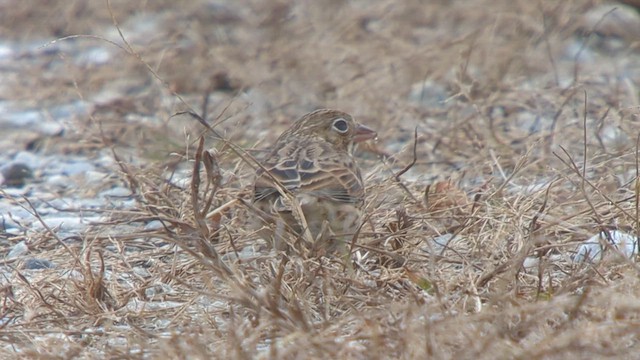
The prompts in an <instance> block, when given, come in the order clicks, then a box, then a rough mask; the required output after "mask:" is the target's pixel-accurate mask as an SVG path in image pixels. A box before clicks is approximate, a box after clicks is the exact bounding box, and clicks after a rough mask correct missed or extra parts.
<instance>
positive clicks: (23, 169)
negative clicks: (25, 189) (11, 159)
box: [2, 162, 33, 187]
mask: <svg viewBox="0 0 640 360" xmlns="http://www.w3.org/2000/svg"><path fill="white" fill-rule="evenodd" d="M2 178H3V179H4V180H3V182H2V185H5V186H13V187H21V186H24V185H25V183H26V182H27V180H28V179H32V178H33V171H31V168H29V166H28V165H27V164H24V163H21V162H18V163H13V164H10V165H8V166H6V167H5V168H3V169H2Z"/></svg>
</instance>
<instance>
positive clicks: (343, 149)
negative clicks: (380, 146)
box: [253, 109, 376, 252]
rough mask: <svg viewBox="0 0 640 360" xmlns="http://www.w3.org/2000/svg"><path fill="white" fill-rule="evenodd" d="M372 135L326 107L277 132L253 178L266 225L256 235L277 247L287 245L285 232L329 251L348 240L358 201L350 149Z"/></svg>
mask: <svg viewBox="0 0 640 360" xmlns="http://www.w3.org/2000/svg"><path fill="white" fill-rule="evenodd" d="M375 135H376V133H375V132H374V131H373V130H371V129H369V128H367V127H365V126H363V125H359V124H357V123H356V122H355V121H354V120H353V118H352V117H351V116H350V115H349V114H346V113H344V112H341V111H336V110H326V109H324V110H317V111H314V112H312V113H309V114H306V115H304V116H303V117H302V118H300V119H298V120H297V121H296V122H295V123H294V124H293V125H292V126H291V127H290V128H289V129H287V130H286V131H285V132H284V133H282V135H280V137H279V138H278V140H277V141H276V143H275V145H274V146H273V150H272V152H271V153H270V154H269V155H268V156H267V157H266V158H265V159H264V161H263V162H262V168H261V169H259V170H258V173H257V178H256V182H255V187H254V199H253V200H254V204H255V205H256V208H258V209H259V210H260V211H261V214H260V215H261V217H262V218H263V223H264V224H266V225H267V227H266V229H268V231H262V232H261V235H262V236H264V237H268V238H269V240H271V241H273V242H274V243H275V246H276V248H278V249H280V250H284V249H287V248H288V247H287V246H286V245H287V242H286V239H287V237H286V233H287V232H288V233H293V234H294V235H297V239H298V240H301V241H303V243H306V244H307V246H305V248H307V249H311V250H323V251H326V252H333V251H335V250H337V249H338V248H340V247H342V244H344V243H345V242H348V241H350V240H351V236H352V235H353V233H354V232H355V231H356V230H357V228H358V226H359V225H360V221H361V216H362V206H363V203H364V184H363V182H362V177H361V175H360V170H359V169H358V166H357V164H356V162H355V160H354V158H353V156H352V149H353V146H354V143H356V142H360V141H364V140H367V139H371V138H373V137H375ZM304 224H306V226H305V225H304ZM305 229H308V230H309V232H306V231H305ZM295 238H296V237H294V239H295ZM309 243H310V244H309Z"/></svg>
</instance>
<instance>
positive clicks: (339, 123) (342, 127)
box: [333, 118, 349, 134]
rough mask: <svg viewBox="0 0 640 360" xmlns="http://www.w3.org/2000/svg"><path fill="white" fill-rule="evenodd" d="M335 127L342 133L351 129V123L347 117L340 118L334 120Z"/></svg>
mask: <svg viewBox="0 0 640 360" xmlns="http://www.w3.org/2000/svg"><path fill="white" fill-rule="evenodd" d="M333 128H334V130H335V131H337V132H339V133H340V134H344V133H346V132H347V130H349V124H347V121H346V120H345V119H343V118H338V119H335V120H334V121H333Z"/></svg>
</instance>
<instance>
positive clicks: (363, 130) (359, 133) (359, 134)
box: [353, 124, 378, 143]
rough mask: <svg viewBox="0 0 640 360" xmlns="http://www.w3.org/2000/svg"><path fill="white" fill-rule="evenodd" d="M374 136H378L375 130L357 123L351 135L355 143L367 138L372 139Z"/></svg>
mask: <svg viewBox="0 0 640 360" xmlns="http://www.w3.org/2000/svg"><path fill="white" fill-rule="evenodd" d="M376 136H378V133H377V132H375V131H373V130H371V129H370V128H368V127H366V126H364V125H360V124H358V126H356V131H355V133H354V135H353V142H355V143H359V142H363V141H366V140H369V139H374V138H375V137H376Z"/></svg>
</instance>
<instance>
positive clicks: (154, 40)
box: [0, 0, 640, 359]
mask: <svg viewBox="0 0 640 360" xmlns="http://www.w3.org/2000/svg"><path fill="white" fill-rule="evenodd" d="M38 3H39V4H38ZM177 4H178V3H176V2H173V1H153V2H130V1H116V0H113V1H111V2H101V1H93V2H86V1H80V0H78V1H75V0H74V1H68V0H60V1H44V0H43V1H39V2H38V1H36V2H34V1H31V2H18V3H13V4H12V5H11V6H9V5H3V4H0V14H2V15H0V19H1V21H0V23H1V24H3V25H2V28H1V29H2V31H1V32H2V33H3V34H7V37H11V38H15V39H19V40H22V41H26V40H30V41H37V40H38V39H43V38H45V39H47V38H49V37H53V38H58V39H60V40H58V41H60V42H62V43H64V42H74V43H78V44H79V46H81V47H86V48H91V47H94V46H104V47H107V48H109V49H111V50H112V51H114V52H113V54H115V55H113V57H112V58H111V60H110V61H109V62H108V63H106V64H102V65H100V66H89V65H83V64H78V63H76V62H72V61H69V60H67V59H65V56H64V54H61V55H60V56H58V57H55V58H53V57H52V58H51V59H50V61H46V62H44V63H42V64H41V67H40V68H26V67H25V68H22V69H17V70H16V71H17V72H16V73H17V74H22V75H21V76H15V77H12V78H8V79H6V81H5V83H4V85H2V89H6V88H11V89H12V92H11V94H10V95H7V98H10V99H14V100H24V99H30V100H31V101H34V102H38V103H40V102H42V103H52V102H62V101H68V100H69V99H77V98H78V97H81V98H82V99H86V100H87V101H89V102H90V103H92V105H93V106H94V107H93V111H92V113H91V115H90V116H89V117H88V118H82V119H77V121H76V122H75V123H74V125H73V128H72V131H69V132H67V133H65V135H64V137H61V138H59V139H55V140H51V141H48V142H46V144H44V145H42V146H43V147H44V150H42V151H58V152H60V154H68V153H84V154H87V153H89V154H90V153H101V152H102V153H104V152H105V151H106V152H108V153H109V154H110V156H113V157H114V158H115V159H116V160H117V162H118V166H119V167H118V168H116V169H113V171H114V173H117V174H118V176H117V177H115V178H113V179H105V181H113V182H116V183H120V184H126V186H127V187H128V188H129V189H130V190H131V192H132V194H133V195H132V197H133V198H134V199H135V206H134V208H126V209H113V208H108V206H105V209H103V211H104V214H105V215H106V216H108V221H105V222H104V223H100V224H95V225H93V226H92V227H91V228H90V229H89V230H87V232H86V233H84V234H82V235H81V236H78V237H75V238H73V239H68V238H65V239H63V238H59V237H58V236H57V235H56V231H55V229H45V230H43V231H40V232H33V233H29V234H28V235H25V236H28V238H27V240H28V243H29V248H30V249H31V251H32V252H37V253H40V254H42V256H43V257H47V258H49V259H52V260H53V261H54V262H56V263H57V267H56V268H54V269H50V270H43V271H39V272H36V273H29V274H26V273H25V271H24V270H23V269H22V268H21V262H20V259H16V260H7V261H5V265H7V266H11V267H12V269H13V271H12V272H11V281H10V282H6V283H4V284H6V285H5V286H4V287H3V288H2V290H3V292H2V293H1V294H2V319H3V321H2V324H1V325H0V341H1V342H2V344H3V346H2V347H1V350H0V357H2V358H10V357H14V358H17V357H24V356H28V357H39V358H74V357H78V358H136V359H137V358H167V357H169V358H203V359H208V358H278V359H280V358H282V359H289V358H322V359H324V358H345V359H371V358H374V359H375V358H451V359H495V358H509V359H568V358H585V357H589V358H593V359H597V358H626V357H627V356H630V355H629V354H637V353H638V349H639V348H640V346H639V341H640V330H639V328H638V326H637V324H638V319H639V317H640V307H639V305H638V301H637V299H638V298H640V281H639V279H640V276H639V275H640V274H639V269H638V267H637V265H636V264H635V262H634V259H633V258H631V259H628V258H624V257H620V256H610V257H607V258H605V259H604V260H602V261H597V262H596V261H593V262H591V261H584V262H577V261H575V259H574V253H575V249H576V247H577V245H578V244H579V243H580V242H583V241H584V240H586V239H588V238H590V237H591V236H592V235H595V234H597V233H599V232H601V231H607V230H612V229H617V230H620V231H625V232H628V233H630V234H637V233H638V231H639V225H638V224H639V220H638V219H639V217H638V216H639V215H638V191H639V188H638V185H637V184H638V182H637V181H638V180H637V173H638V160H637V159H638V157H637V141H636V137H637V134H638V128H639V127H638V124H639V122H640V119H639V118H638V114H640V111H639V108H638V106H639V103H640V99H639V96H640V95H639V92H638V89H637V87H636V86H637V84H638V79H640V67H639V66H638V65H637V64H636V65H634V62H635V61H636V60H635V59H637V55H638V51H640V49H639V46H638V42H637V39H638V37H634V36H632V34H628V37H625V34H624V33H623V34H620V33H617V34H616V35H615V40H613V41H616V44H623V45H621V46H618V47H616V48H615V49H614V50H611V49H610V48H607V46H610V44H609V43H608V42H607V41H610V35H609V34H607V33H600V32H598V29H599V28H600V26H605V25H607V23H606V17H607V16H612V14H615V13H616V12H615V11H614V12H613V13H608V14H604V15H603V16H602V17H601V18H599V19H597V20H598V21H595V22H588V21H587V20H585V15H584V14H585V13H586V12H588V11H589V10H591V9H593V8H596V7H598V6H601V4H602V2H600V1H589V0H584V1H559V2H556V1H538V2H532V1H504V0H501V1H488V0H477V1H431V2H423V1H418V0H408V1H394V0H380V1H368V0H361V1H340V0H332V1H327V2H311V1H309V2H295V1H278V2H262V1H251V0H242V1H234V2H224V1H213V2H211V1H210V2H207V1H190V2H187V3H184V4H182V3H180V5H177ZM616 11H633V10H629V9H626V8H624V9H622V10H621V9H618V10H616ZM145 27H152V28H153V29H154V30H153V31H152V32H151V33H150V34H149V33H145V32H144V31H146V28H145ZM629 31H631V30H629ZM118 32H120V34H119V33H118ZM79 34H83V36H75V35H79ZM85 34H86V35H85ZM140 34H142V35H140ZM89 35H91V36H89ZM69 36H71V38H69ZM33 39H36V40H33ZM586 57H592V58H593V59H592V60H585V58H586ZM63 70H64V71H63ZM24 74H29V76H25V75H24ZM621 74H622V75H621ZM625 74H626V75H625ZM319 107H329V108H338V109H341V110H344V111H347V112H349V113H351V114H353V115H354V116H356V117H359V118H362V119H366V121H364V122H366V123H367V124H368V125H371V126H372V127H375V128H376V130H377V131H378V134H379V135H378V140H377V142H376V143H375V144H373V145H369V146H365V147H361V148H360V149H359V152H358V159H359V162H360V165H361V167H362V168H363V169H364V174H365V175H366V183H367V221H366V223H365V224H364V226H363V227H362V230H361V232H360V234H359V236H358V239H357V242H356V243H355V244H354V245H353V247H352V249H351V252H352V260H353V263H352V264H351V265H349V264H345V263H343V261H342V260H340V259H334V258H331V257H320V258H310V259H303V258H299V257H295V256H291V257H283V256H280V255H279V254H275V253H274V252H271V251H269V250H268V249H266V247H265V244H264V242H262V241H260V240H259V239H256V236H255V234H254V233H252V232H251V231H248V230H247V229H246V228H245V226H244V224H245V223H246V219H247V217H250V216H252V213H251V209H250V207H249V206H246V204H245V202H244V200H246V199H248V185H249V184H250V183H251V179H252V176H253V173H254V169H255V167H256V165H255V161H254V160H252V159H254V158H259V157H260V156H261V154H263V151H264V149H265V148H266V147H267V146H268V145H269V143H270V142H271V141H273V140H274V139H275V138H276V137H277V136H278V134H279V133H280V132H281V131H282V130H283V129H285V128H286V127H287V126H288V124H289V123H290V121H292V120H293V119H294V118H296V117H297V116H299V115H301V114H303V113H305V112H307V111H309V110H313V109H315V108H319ZM198 119H200V121H199V120H198ZM109 184H110V183H105V186H110V185H109ZM76 191H91V189H76ZM150 224H153V226H150ZM610 252H612V253H615V249H610Z"/></svg>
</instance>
